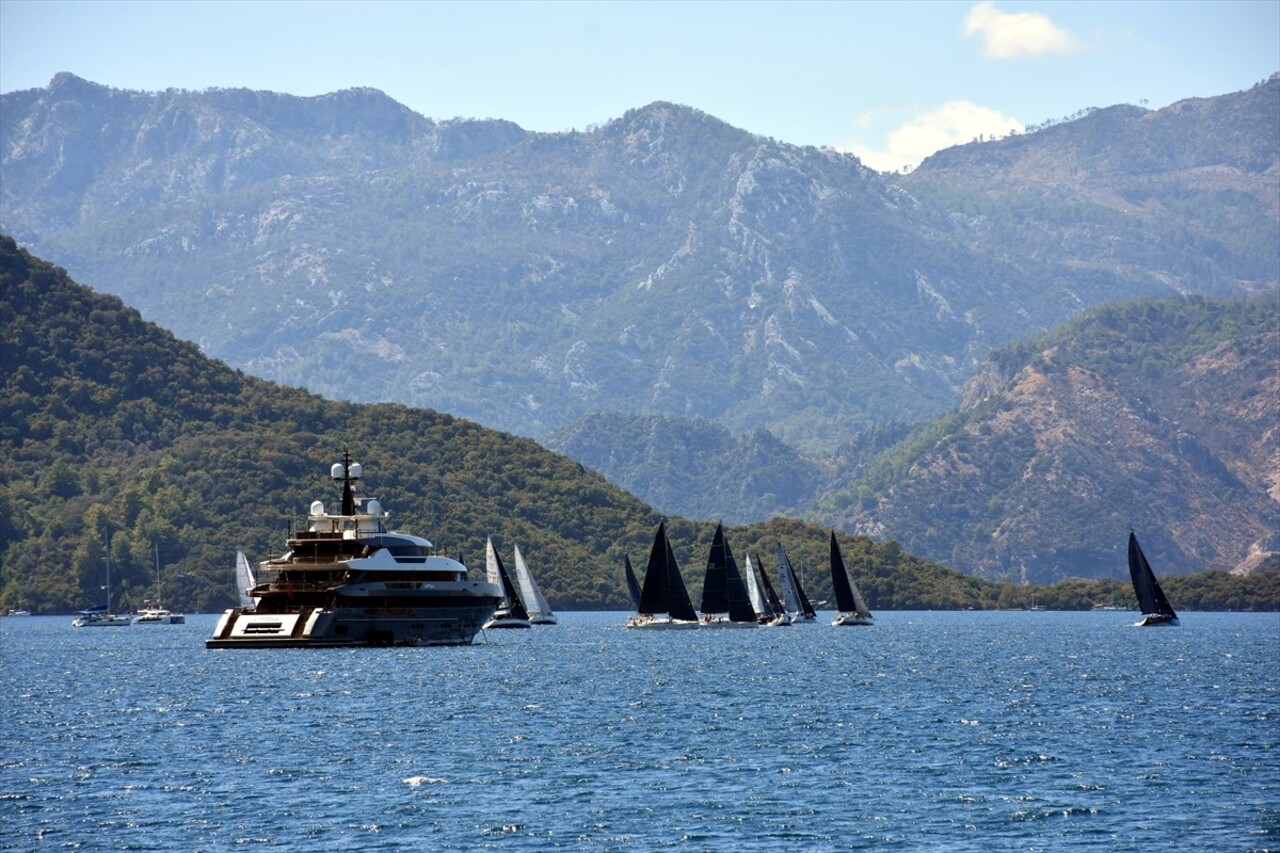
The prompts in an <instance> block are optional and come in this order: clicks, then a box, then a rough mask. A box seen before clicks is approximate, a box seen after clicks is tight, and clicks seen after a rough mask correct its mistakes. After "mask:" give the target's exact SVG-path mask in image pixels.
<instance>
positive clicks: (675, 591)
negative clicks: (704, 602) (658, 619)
mask: <svg viewBox="0 0 1280 853" xmlns="http://www.w3.org/2000/svg"><path fill="white" fill-rule="evenodd" d="M662 540H663V541H664V542H666V543H667V572H668V573H669V575H670V580H669V582H668V584H667V590H668V592H667V597H668V600H667V604H668V609H667V612H668V613H670V614H671V618H672V619H682V620H684V621H686V622H697V621H698V614H697V613H696V612H695V611H694V609H693V602H692V601H690V600H689V591H688V590H687V589H685V586H684V578H683V577H681V575H680V566H679V564H677V563H676V555H675V553H674V552H673V551H672V550H671V542H670V541H668V540H667V537H666V533H665V532H664V533H663V536H662Z"/></svg>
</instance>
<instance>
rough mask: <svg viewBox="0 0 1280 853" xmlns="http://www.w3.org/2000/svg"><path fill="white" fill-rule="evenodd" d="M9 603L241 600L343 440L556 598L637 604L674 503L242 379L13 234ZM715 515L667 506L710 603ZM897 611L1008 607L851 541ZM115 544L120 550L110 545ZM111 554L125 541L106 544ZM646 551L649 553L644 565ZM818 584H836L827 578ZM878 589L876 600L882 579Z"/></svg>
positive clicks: (761, 533) (399, 516) (403, 413)
mask: <svg viewBox="0 0 1280 853" xmlns="http://www.w3.org/2000/svg"><path fill="white" fill-rule="evenodd" d="M0 363H3V364H4V365H5V367H6V371H5V372H4V374H3V376H2V377H0V382H3V386H2V388H0V392H2V393H3V396H4V399H5V400H6V403H7V405H6V408H5V410H4V413H3V415H2V416H0V612H3V611H4V610H5V609H7V608H10V607H17V606H21V607H26V608H31V609H34V610H35V611H36V612H39V613H51V612H68V611H70V610H72V609H77V608H79V607H82V606H84V605H85V604H86V603H94V602H97V601H101V585H102V582H103V571H104V560H105V559H106V556H107V554H108V553H109V554H110V560H111V567H112V578H113V593H114V594H113V600H114V601H115V602H116V603H117V605H118V606H122V607H125V608H128V607H130V606H136V605H137V604H139V603H140V602H141V600H142V599H143V598H145V597H150V596H152V595H153V584H154V578H155V574H154V562H153V559H154V557H153V554H154V551H153V548H158V549H159V553H160V559H161V561H162V562H163V564H164V573H165V586H164V591H163V598H164V600H165V602H166V603H167V604H169V605H171V606H173V607H176V608H179V609H182V610H185V611H188V612H191V611H209V610H218V609H221V608H223V607H225V606H228V605H230V604H231V603H232V601H233V600H234V597H235V592H234V582H233V569H232V567H233V565H234V559H235V551H236V549H237V548H239V547H243V548H244V549H245V550H246V551H247V553H248V554H249V555H250V556H251V558H254V559H257V558H262V557H264V556H265V555H268V554H272V553H278V549H279V548H280V546H281V544H282V538H283V536H284V533H285V531H287V530H288V529H290V526H291V525H292V524H295V523H296V522H298V521H300V520H302V519H303V518H304V517H305V515H306V510H307V507H308V506H309V505H310V503H311V502H312V501H313V500H316V499H320V500H325V501H331V500H333V499H334V498H335V497H336V491H335V486H334V485H333V483H332V482H331V481H330V480H329V478H328V477H327V473H328V470H329V467H328V466H329V465H330V464H331V463H332V462H334V461H335V460H336V458H337V457H338V455H339V454H340V453H341V451H342V449H343V448H349V449H350V450H351V451H352V453H353V455H354V456H355V457H356V458H357V460H358V461H360V462H361V463H362V464H363V466H364V480H363V485H364V487H365V488H366V489H368V490H369V494H371V495H376V496H377V497H378V498H379V499H380V500H381V501H382V503H383V505H384V506H385V507H386V508H387V509H388V510H390V512H391V513H392V522H393V525H394V526H395V527H397V528H401V529H405V530H409V531H412V532H417V533H421V534H426V535H427V536H429V537H430V538H431V539H432V541H434V542H435V543H436V545H437V546H438V547H441V548H443V549H444V550H445V551H446V552H448V553H450V554H453V555H457V556H461V557H462V558H463V559H464V560H469V561H470V562H471V563H472V564H473V567H474V564H475V563H477V562H478V561H479V560H480V559H482V557H481V555H482V554H483V552H484V542H485V539H486V537H487V536H490V535H492V536H494V538H495V540H496V541H497V543H498V545H499V547H500V548H502V549H503V550H504V551H505V550H508V549H509V548H510V547H511V545H512V544H513V543H518V544H519V545H520V546H521V550H522V551H523V553H524V554H525V555H526V556H527V557H528V558H529V559H530V561H531V563H533V564H535V565H536V567H537V568H536V569H535V571H536V572H537V575H538V580H539V582H540V584H541V586H542V588H543V591H544V592H545V593H546V594H547V596H548V597H549V598H550V599H551V601H552V603H553V605H554V606H555V607H556V608H557V609H574V608H584V607H585V608H619V609H620V608H624V607H626V606H628V605H627V602H628V600H629V599H628V596H627V593H626V588H625V585H624V581H623V577H622V571H621V566H622V558H623V555H624V554H628V553H629V554H631V555H632V557H633V558H634V560H635V561H637V562H640V561H642V560H643V556H642V555H643V554H645V553H646V552H647V551H648V549H649V546H650V543H651V541H652V536H653V531H654V528H655V527H656V526H657V523H658V520H659V516H658V515H657V514H656V513H654V512H653V511H652V510H651V509H649V508H648V507H646V506H644V505H643V504H641V503H640V502H639V501H637V500H636V499H634V498H633V497H631V496H629V495H627V494H625V493H623V492H621V491H619V490H618V489H617V488H616V487H614V486H611V485H609V484H608V483H607V482H605V481H604V480H603V479H601V478H600V477H599V476H597V475H595V474H592V473H590V472H587V471H585V470H584V469H583V468H582V466H581V465H579V464H577V463H576V462H572V461H571V460H569V459H567V458H565V457H562V456H558V455H556V454H553V453H551V452H549V451H547V450H545V449H543V448H541V447H539V446H538V445H536V444H535V443H534V442H532V441H530V440H528V439H522V438H516V437H514V436H511V435H507V434H503V433H498V432H494V431H492V430H488V429H485V428H484V427H481V426H479V425H477V424H474V423H470V422H467V421H463V420H460V419H457V418H453V417H450V416H448V415H443V414H439V413H437V412H432V411H426V410H417V409H411V408H407V407H404V406H400V405H394V404H376V405H367V404H366V405H356V404H350V403H335V402H331V401H327V400H324V399H322V398H320V397H317V396H315V395H312V394H309V393H307V392H305V391H300V390H297V389H291V388H283V387H280V386H277V385H275V384H273V383H271V382H267V381H264V380H260V379H254V378H250V377H247V376H245V375H244V374H242V373H239V372H238V371H234V370H232V369H230V368H228V367H227V366H226V365H223V364H220V363H218V362H214V361H211V360H210V359H208V358H206V357H205V356H204V355H202V354H201V353H200V352H199V350H198V349H197V348H196V347H195V346H194V345H193V344H190V343H187V342H184V341H180V340H178V339H176V338H175V337H174V336H173V335H171V334H170V333H168V332H165V331H163V330H161V329H159V328H158V327H156V326H154V325H152V324H150V323H147V322H146V321H144V320H143V319H142V318H141V316H140V315H139V314H138V313H137V312H136V311H134V310H132V309H130V308H127V307H125V306H124V305H123V304H122V303H121V302H120V300H119V299H118V298H115V297H109V296H103V295H100V294H97V293H94V292H93V291H91V290H89V289H88V288H85V287H82V286H80V285H77V284H75V283H74V282H73V281H71V280H70V279H69V278H68V277H67V275H66V272H65V271H64V270H62V269H60V268H58V267H55V266H53V265H51V264H48V263H46V262H44V261H41V260H40V259H38V258H35V257H33V256H31V255H30V254H28V253H27V252H25V251H23V250H20V249H19V248H18V247H17V245H16V244H15V242H14V241H13V240H12V239H10V238H8V237H4V236H0ZM713 528H714V524H713V523H712V522H690V521H688V520H685V519H680V518H670V519H667V530H668V532H669V534H670V536H671V538H672V541H673V546H674V548H675V550H676V552H677V554H678V558H679V559H680V561H681V563H682V564H683V565H684V567H685V574H686V578H687V583H688V584H689V587H690V589H691V591H692V592H693V593H694V595H695V596H696V594H697V592H698V590H699V587H700V584H701V574H702V566H703V565H704V563H702V562H700V561H701V560H705V554H706V551H705V548H706V547H707V546H709V544H710V541H711V535H712V530H713ZM729 532H730V535H731V536H732V537H733V539H734V542H735V545H737V546H738V547H740V548H742V549H743V553H744V554H745V553H747V552H748V551H750V552H755V553H756V554H757V557H759V556H762V555H763V556H766V557H768V556H771V555H772V554H773V552H774V548H775V547H776V545H777V543H778V542H783V543H784V545H785V547H786V548H787V549H788V550H789V551H790V552H791V553H792V554H793V555H794V557H795V559H797V560H802V561H807V562H808V564H809V565H811V566H821V565H823V563H822V562H821V560H822V559H824V558H823V555H825V554H826V543H827V531H826V529H824V528H820V527H816V526H813V525H809V524H805V523H803V522H799V521H784V520H781V519H779V520H778V521H777V522H775V523H770V524H759V525H754V526H753V527H751V528H745V529H744V528H734V529H732V530H730V531H729ZM843 540H844V541H843V542H842V546H843V547H844V548H845V554H846V556H847V557H848V559H849V560H850V562H851V564H853V565H856V566H857V567H858V568H859V570H860V571H865V572H867V573H868V574H869V575H870V576H871V579H869V583H870V584H871V586H870V587H869V588H870V589H873V590H874V593H873V594H874V596H875V597H874V598H873V602H874V603H876V604H877V605H878V606H883V607H898V608H918V607H923V606H928V607H977V606H983V605H988V606H990V605H994V604H995V603H996V601H997V598H998V590H997V589H996V588H994V587H993V586H992V585H990V584H986V583H984V582H982V581H980V580H978V579H975V578H967V577H965V576H963V575H961V574H960V573H959V572H955V571H952V570H949V569H945V568H943V567H941V566H938V565H934V564H929V563H926V562H924V561H921V560H919V559H917V558H915V557H912V556H911V555H909V554H906V553H904V552H903V551H902V549H901V548H899V547H898V546H897V545H896V544H894V543H886V544H876V543H872V542H870V541H869V540H867V539H865V538H862V537H853V536H845V537H843ZM108 543H109V544H108ZM108 548H109V552H108V550H107V549H108ZM641 564H642V563H641ZM809 580H810V583H811V586H810V591H811V592H812V594H813V595H814V597H815V598H822V597H826V596H829V594H830V593H829V581H828V580H826V579H825V577H824V573H823V572H821V571H816V572H813V573H812V574H811V575H810V576H809ZM869 594H872V593H869Z"/></svg>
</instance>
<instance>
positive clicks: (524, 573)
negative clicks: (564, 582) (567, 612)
mask: <svg viewBox="0 0 1280 853" xmlns="http://www.w3.org/2000/svg"><path fill="white" fill-rule="evenodd" d="M513 547H514V548H515V554H516V579H517V580H518V581H519V582H520V598H521V599H523V600H524V601H525V602H526V603H527V605H528V607H529V618H530V619H537V618H540V617H543V618H545V617H549V616H554V615H555V614H553V613H552V612H551V606H550V605H549V604H547V599H546V598H545V597H544V596H543V595H542V590H541V589H539V588H538V582H537V581H535V580H534V579H533V572H531V571H529V565H528V564H527V563H526V562H525V561H524V555H523V554H521V553H520V546H519V545H515V546H513Z"/></svg>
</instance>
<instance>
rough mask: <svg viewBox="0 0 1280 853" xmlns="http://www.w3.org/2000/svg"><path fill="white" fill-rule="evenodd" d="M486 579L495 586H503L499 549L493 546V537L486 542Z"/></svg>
mask: <svg viewBox="0 0 1280 853" xmlns="http://www.w3.org/2000/svg"><path fill="white" fill-rule="evenodd" d="M484 579H485V580H487V581H488V582H489V583H491V584H493V585H494V586H502V575H501V573H499V571H498V549H497V548H494V547H493V537H492V536H490V537H489V538H488V539H486V540H485V543H484Z"/></svg>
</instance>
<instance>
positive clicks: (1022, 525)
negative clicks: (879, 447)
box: [848, 297, 1280, 583]
mask: <svg viewBox="0 0 1280 853" xmlns="http://www.w3.org/2000/svg"><path fill="white" fill-rule="evenodd" d="M1269 302H1270V304H1271V307H1270V309H1268V310H1265V311H1264V312H1262V313H1260V314H1258V315H1256V316H1255V320H1254V327H1255V328H1256V327H1257V326H1258V325H1261V326H1263V327H1265V326H1266V325H1268V324H1275V323H1276V322H1277V321H1280V311H1278V310H1277V306H1276V305H1275V299H1274V297H1272V298H1271V299H1270V300H1269ZM1116 313H1117V314H1118V313H1119V312H1116ZM1139 313H1140V310H1139V309H1134V310H1133V311H1131V315H1136V314H1139ZM1110 316H1111V317H1112V318H1114V317H1115V316H1116V315H1115V314H1112V315H1110ZM1108 322H1109V321H1107V320H1105V319H1104V320H1103V321H1102V324H1103V325H1106V324H1107V323H1108ZM1199 322H1200V321H1193V324H1198V323H1199ZM1220 322H1222V323H1223V324H1224V325H1227V324H1230V323H1232V322H1233V321H1232V320H1230V319H1224V320H1221V321H1220ZM1114 326H1115V330H1116V333H1117V334H1119V335H1122V336H1124V335H1128V336H1132V335H1136V334H1138V331H1137V328H1138V327H1137V326H1134V325H1132V324H1131V323H1130V322H1129V320H1124V321H1120V322H1115V323H1114ZM1077 333H1080V334H1085V335H1088V334H1090V332H1089V330H1088V329H1085V330H1084V331H1083V332H1079V330H1077ZM1070 334H1072V333H1063V337H1065V338H1066V339H1065V340H1062V341H1061V342H1059V343H1057V344H1056V345H1054V346H1050V347H1049V348H1047V349H1044V350H1042V351H1040V352H1038V353H1035V354H1033V355H1032V356H1031V357H1030V358H1028V359H1027V360H1026V361H1025V362H1024V363H1023V365H1022V366H1021V367H1019V368H1017V369H1015V370H1013V371H1012V372H1011V373H1009V374H1008V375H1007V376H1005V377H1003V378H1001V377H1000V373H1001V371H1000V369H999V368H996V367H995V366H994V365H989V369H988V370H986V371H984V372H982V373H981V374H980V375H979V377H980V378H978V379H977V380H976V381H975V383H974V385H973V386H972V388H971V391H972V395H971V396H972V405H971V407H970V408H969V409H968V410H967V412H966V413H965V415H964V417H962V418H960V419H959V420H957V421H956V422H955V424H954V425H953V426H952V427H951V428H950V429H949V430H945V431H943V432H942V433H940V434H938V435H936V436H934V438H933V439H931V440H928V441H923V442H921V441H917V443H916V444H915V445H914V447H913V449H911V450H909V451H907V450H904V448H902V447H900V448H899V452H900V453H903V454H905V459H906V461H905V462H903V463H901V465H902V466H903V467H902V473H901V475H900V476H897V477H894V478H890V479H889V480H886V481H883V483H882V485H883V488H882V489H881V490H880V491H879V492H878V493H877V494H876V495H875V497H874V499H873V500H871V501H869V502H868V503H867V504H866V505H864V506H861V507H857V508H856V509H855V511H854V512H852V513H850V514H849V516H848V523H849V526H850V527H851V528H852V529H854V530H856V531H858V532H862V533H867V534H873V535H878V536H892V537H894V538H896V539H898V540H899V541H901V542H902V544H903V545H904V547H906V548H908V549H909V550H911V551H913V552H915V553H920V554H924V555H927V556H930V557H932V558H934V559H939V560H944V561H946V562H948V563H950V564H951V565H955V566H957V567H959V568H962V569H964V570H967V571H972V572H974V573H977V574H981V575H984V576H987V577H991V578H997V579H1012V580H1016V581H1030V582H1034V583H1038V582H1045V581H1048V580H1055V579H1058V578H1061V577H1063V576H1071V575H1079V576H1084V577H1107V576H1109V575H1115V576H1123V574H1122V572H1123V569H1124V565H1125V563H1124V553H1123V544H1124V534H1125V533H1126V532H1127V531H1128V530H1129V529H1130V528H1132V529H1135V530H1138V531H1141V534H1142V539H1143V544H1144V548H1146V550H1147V551H1148V555H1149V556H1151V557H1152V559H1153V561H1155V562H1158V564H1159V565H1160V566H1161V569H1162V570H1163V572H1164V573H1167V574H1182V573H1186V572H1191V571H1199V570H1202V569H1218V570H1224V571H1230V570H1240V571H1243V570H1248V569H1250V568H1252V567H1254V566H1256V565H1257V564H1258V563H1259V562H1260V561H1261V560H1262V559H1263V558H1264V557H1265V556H1266V555H1267V554H1268V553H1271V552H1275V551H1280V539H1278V538H1277V533H1278V532H1280V524H1278V523H1277V522H1278V521H1280V503H1278V502H1277V499H1276V497H1277V495H1276V491H1275V482H1276V479H1277V474H1278V466H1277V459H1278V458H1280V436H1278V434H1277V428H1276V424H1280V385H1278V383H1280V378H1278V377H1277V371H1276V364H1277V363H1280V333H1277V332H1274V331H1246V330H1242V331H1241V333H1240V334H1239V335H1238V336H1235V337H1232V338H1231V339H1230V340H1228V341H1225V342H1222V343H1217V344H1214V343H1208V344H1206V345H1202V346H1197V345H1196V344H1194V343H1193V342H1190V341H1185V340H1184V341H1182V342H1178V341H1177V340H1176V336H1177V329H1176V328H1174V326H1173V324H1169V326H1168V327H1164V328H1162V326H1161V324H1160V322H1159V320H1157V322H1156V323H1154V324H1153V325H1152V326H1150V327H1148V330H1147V334H1149V335H1151V336H1152V337H1153V338H1162V337H1163V338H1166V339H1167V340H1166V341H1165V342H1163V343H1158V344H1155V345H1153V346H1158V347H1159V348H1160V349H1163V348H1164V347H1170V348H1172V351H1173V352H1177V351H1178V350H1179V348H1180V346H1181V347H1185V348H1187V349H1189V350H1190V351H1189V352H1186V353H1185V354H1183V355H1182V356H1179V357H1176V358H1174V359H1173V360H1171V361H1169V362H1167V363H1160V362H1157V361H1156V360H1155V358H1154V356H1152V355H1151V353H1152V352H1153V349H1151V348H1148V349H1147V350H1146V353H1147V360H1148V361H1149V362H1150V363H1151V364H1152V365H1154V366H1148V367H1146V368H1142V367H1138V366H1134V367H1130V366H1129V365H1130V364H1131V362H1126V363H1125V366H1124V367H1116V368H1106V367H1103V368H1100V370H1102V371H1103V372H1099V370H1095V369H1090V368H1089V367H1086V366H1084V364H1082V363H1081V362H1082V361H1093V360H1094V356H1096V355H1097V353H1096V352H1091V348H1092V347H1093V345H1094V344H1096V340H1095V341H1094V342H1092V343H1089V344H1086V343H1083V342H1081V341H1079V340H1073V339H1071V338H1070ZM993 388H994V389H995V390H992V389H993ZM1148 542H1150V545H1148V544H1147V543H1148Z"/></svg>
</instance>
